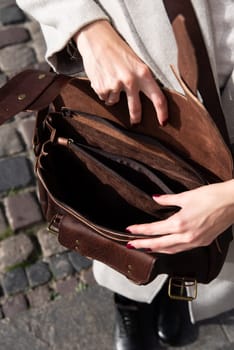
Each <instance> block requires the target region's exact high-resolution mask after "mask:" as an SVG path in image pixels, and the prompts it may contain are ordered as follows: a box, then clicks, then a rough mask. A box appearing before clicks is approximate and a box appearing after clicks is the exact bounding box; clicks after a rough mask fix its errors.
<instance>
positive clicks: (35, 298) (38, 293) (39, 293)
mask: <svg viewBox="0 0 234 350" xmlns="http://www.w3.org/2000/svg"><path fill="white" fill-rule="evenodd" d="M27 299H28V302H29V305H30V307H41V306H42V305H43V306H44V305H45V304H46V303H48V302H49V301H50V299H51V291H50V289H49V287H48V286H39V287H37V288H34V289H31V290H30V291H29V292H28V293H27Z"/></svg>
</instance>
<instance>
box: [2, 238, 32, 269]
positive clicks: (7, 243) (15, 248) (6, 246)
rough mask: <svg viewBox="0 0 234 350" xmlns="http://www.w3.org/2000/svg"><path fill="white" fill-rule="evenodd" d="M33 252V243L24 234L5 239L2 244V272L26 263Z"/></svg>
mask: <svg viewBox="0 0 234 350" xmlns="http://www.w3.org/2000/svg"><path fill="white" fill-rule="evenodd" d="M33 250H34V246H33V244H32V241H31V240H30V238H29V237H28V236H27V235H25V234H24V233H20V234H18V235H14V236H11V237H9V238H6V239H4V240H3V241H1V242H0V272H5V271H6V268H7V267H8V268H9V267H11V266H14V265H16V264H19V263H22V262H24V261H26V260H27V258H28V257H29V256H30V255H31V254H32V252H33Z"/></svg>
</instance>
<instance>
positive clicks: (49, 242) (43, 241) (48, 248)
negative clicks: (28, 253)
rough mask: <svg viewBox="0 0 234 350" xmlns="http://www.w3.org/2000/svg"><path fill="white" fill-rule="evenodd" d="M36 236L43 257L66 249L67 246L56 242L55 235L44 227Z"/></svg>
mask: <svg viewBox="0 0 234 350" xmlns="http://www.w3.org/2000/svg"><path fill="white" fill-rule="evenodd" d="M37 238H38V241H39V243H40V246H41V250H42V254H43V257H45V258H47V257H50V256H52V255H55V254H58V253H62V252H65V251H67V248H65V247H63V246H62V245H61V244H60V243H59V242H58V239H57V237H56V236H55V235H53V234H52V233H51V232H49V231H48V230H47V229H45V228H43V229H41V230H40V231H38V233H37Z"/></svg>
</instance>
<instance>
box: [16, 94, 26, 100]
mask: <svg viewBox="0 0 234 350" xmlns="http://www.w3.org/2000/svg"><path fill="white" fill-rule="evenodd" d="M25 98H26V94H20V95H18V97H17V99H18V101H23V100H24V99H25Z"/></svg>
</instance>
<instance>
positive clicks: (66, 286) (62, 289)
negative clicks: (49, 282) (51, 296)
mask: <svg viewBox="0 0 234 350" xmlns="http://www.w3.org/2000/svg"><path fill="white" fill-rule="evenodd" d="M77 285H78V282H77V279H76V277H74V276H72V277H70V278H67V279H66V280H60V281H58V282H57V284H56V289H57V291H58V292H59V294H61V295H67V294H72V293H75V292H76V287H77Z"/></svg>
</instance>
